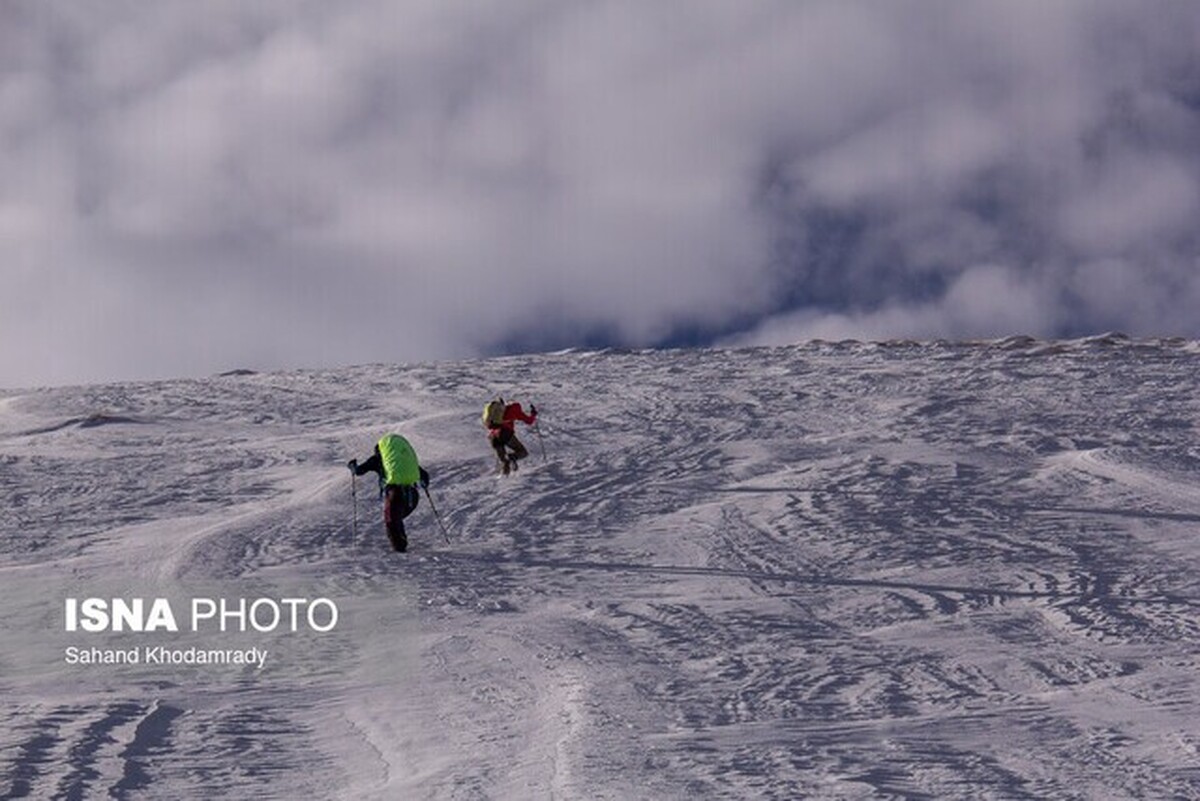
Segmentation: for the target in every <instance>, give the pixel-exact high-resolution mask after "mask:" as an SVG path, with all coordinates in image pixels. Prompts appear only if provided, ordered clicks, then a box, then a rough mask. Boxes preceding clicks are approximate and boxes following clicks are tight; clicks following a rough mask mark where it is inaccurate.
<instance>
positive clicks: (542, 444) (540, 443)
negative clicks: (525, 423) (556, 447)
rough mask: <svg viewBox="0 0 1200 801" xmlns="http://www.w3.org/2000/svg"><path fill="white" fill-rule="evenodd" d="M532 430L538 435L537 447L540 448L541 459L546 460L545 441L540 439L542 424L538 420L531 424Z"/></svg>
mask: <svg viewBox="0 0 1200 801" xmlns="http://www.w3.org/2000/svg"><path fill="white" fill-rule="evenodd" d="M533 431H534V433H536V434H537V435H538V447H539V448H541V449H542V461H543V462H544V461H546V443H545V442H544V441H543V440H542V426H541V423H540V422H539V423H534V424H533Z"/></svg>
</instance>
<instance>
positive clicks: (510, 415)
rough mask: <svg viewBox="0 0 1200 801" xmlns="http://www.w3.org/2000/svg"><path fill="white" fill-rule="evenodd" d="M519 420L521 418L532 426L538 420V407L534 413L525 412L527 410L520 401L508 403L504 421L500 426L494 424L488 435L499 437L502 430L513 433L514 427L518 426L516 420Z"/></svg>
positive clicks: (505, 408)
mask: <svg viewBox="0 0 1200 801" xmlns="http://www.w3.org/2000/svg"><path fill="white" fill-rule="evenodd" d="M518 420H520V421H521V422H522V423H524V424H525V425H527V426H531V425H533V424H534V423H536V422H537V411H536V407H535V410H534V413H533V414H525V410H524V409H522V408H521V404H519V403H510V404H508V405H507V406H505V407H504V422H502V423H501V424H500V425H498V426H492V427H491V428H489V429H488V436H489V437H493V438H495V437H498V436H500V432H502V431H506V432H508V433H509V434H512V433H513V429H514V428H516V422H517V421H518Z"/></svg>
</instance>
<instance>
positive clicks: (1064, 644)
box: [0, 337, 1200, 799]
mask: <svg viewBox="0 0 1200 801" xmlns="http://www.w3.org/2000/svg"><path fill="white" fill-rule="evenodd" d="M1198 374H1200V349H1198V348H1197V346H1196V345H1195V344H1194V343H1188V342H1182V341H1152V342H1151V341H1130V340H1126V339H1124V338H1121V337H1102V338H1096V339H1091V340H1082V341H1075V342H1064V343H1043V342H1035V341H1031V340H1025V339H1013V340H1005V341H1001V342H991V343H976V344H944V343H943V344H913V343H891V344H883V345H867V344H858V343H842V344H825V343H814V344H811V345H805V346H797V347H792V348H780V349H750V350H735V351H676V352H637V353H624V352H599V353H574V352H568V353H561V354H553V355H544V356H530V357H521V358H504V359H495V360H488V361H476V362H464V363H455V364H440V365H424V366H402V367H395V366H369V367H361V368H356V369H346V370H339V371H327V372H298V373H289V374H273V375H253V374H250V375H230V376H224V377H216V378H212V379H209V380H203V381H196V380H188V381H183V380H181V381H169V382H161V383H144V384H119V385H109V386H89V387H78V388H64V389H50V390H42V391H30V392H25V393H9V396H8V397H6V398H4V399H2V400H0V482H2V485H3V488H4V497H5V509H6V511H5V514H4V515H3V517H2V519H0V553H2V560H3V566H2V567H0V604H2V608H3V619H2V621H0V638H2V639H0V645H2V646H3V651H2V654H0V668H2V673H0V687H2V689H3V693H4V697H5V699H6V700H7V703H6V704H5V705H4V706H3V707H2V708H0V748H2V749H3V750H2V751H0V760H2V763H3V766H2V768H0V771H2V772H0V794H4V793H7V796H5V797H18V798H20V797H33V798H47V797H52V796H56V795H57V796H59V797H65V798H91V797H115V798H200V797H204V798H264V799H265V798H278V799H296V798H377V799H409V798H462V799H468V798H470V799H474V798H498V799H537V798H586V799H600V798H614V799H625V798H663V799H673V798H690V799H695V798H798V797H807V798H839V799H841V798H883V797H909V798H923V797H929V798H974V799H984V798H996V799H1014V798H1016V799H1020V798H1171V797H1176V798H1185V797H1191V798H1195V797H1200V768H1198V767H1197V766H1198V765H1200V723H1198V722H1197V721H1200V645H1198V643H1200V614H1198V612H1200V609H1198V606H1200V539H1198V537H1197V532H1198V530H1200V432H1198V430H1197V421H1198V420H1200V416H1198V411H1200V400H1198V398H1197V381H1196V376H1197V375H1198ZM497 391H499V392H502V393H503V394H505V396H506V397H510V398H519V399H521V400H525V401H529V400H532V401H534V402H535V403H536V404H537V405H538V407H539V409H540V410H541V412H542V418H543V423H542V433H543V434H544V437H545V438H544V446H545V451H546V456H547V457H548V459H546V460H545V461H543V459H542V455H541V451H540V449H539V441H538V439H537V437H536V436H535V435H534V434H533V432H531V431H526V432H525V433H523V434H522V436H523V438H524V440H525V442H526V443H527V444H528V445H529V447H530V450H531V452H532V457H531V458H530V460H529V462H528V463H527V464H526V466H525V468H524V469H522V470H521V471H520V472H519V473H518V474H517V475H516V476H514V477H511V478H509V479H499V478H497V477H495V476H493V475H491V474H490V468H491V462H490V459H491V456H490V452H489V451H488V448H487V446H486V443H485V441H484V439H483V437H482V430H481V429H480V427H479V424H478V415H479V410H480V408H481V407H482V404H483V403H484V402H485V401H486V400H487V398H488V397H489V396H490V395H491V394H492V393H494V392H497ZM393 430H394V431H398V432H400V433H402V434H404V435H405V436H407V437H408V438H409V439H410V440H411V441H412V443H413V444H414V446H415V447H416V449H417V451H418V453H419V454H420V455H421V457H422V460H423V461H424V463H425V464H426V466H427V467H428V468H429V470H430V472H431V473H432V474H433V486H432V491H433V499H434V501H435V502H436V504H437V507H438V511H440V512H441V514H442V517H443V519H444V521H445V523H446V526H447V528H448V530H449V537H450V542H449V544H447V543H446V542H445V541H444V540H443V538H442V535H441V533H440V531H439V529H438V526H437V523H436V520H435V519H434V517H433V516H432V514H431V512H430V509H429V504H428V502H427V501H424V500H423V501H422V504H421V507H420V508H419V509H418V510H417V511H416V513H415V514H414V515H413V517H411V518H410V520H409V533H410V541H411V543H412V548H411V551H410V552H409V553H408V554H404V555H401V554H394V553H392V552H391V551H390V550H389V548H388V546H387V542H386V539H385V537H384V536H383V533H382V530H381V525H380V521H379V509H378V502H377V500H376V497H375V491H374V487H373V486H371V482H369V481H364V480H363V479H359V481H358V483H357V493H358V503H357V507H358V534H357V537H355V531H354V506H353V504H352V495H351V483H350V478H349V475H348V472H347V470H346V468H345V462H346V460H347V459H349V458H351V457H358V458H360V459H361V458H364V457H365V456H367V455H368V454H369V453H370V451H371V447H372V445H373V443H374V441H375V440H376V438H378V437H379V436H380V435H382V434H383V433H386V432H388V431H393ZM160 596H170V597H172V598H195V597H201V596H203V597H209V596H220V597H226V598H236V597H245V598H251V599H254V598H258V597H272V598H281V597H292V596H302V597H306V598H309V599H312V598H315V597H327V598H330V599H332V600H333V601H335V602H336V603H337V604H338V605H339V608H340V609H341V612H342V616H341V620H340V621H339V623H338V625H337V627H336V629H335V630H334V631H332V632H330V633H328V634H324V635H322V634H318V633H316V632H313V631H311V630H301V631H299V632H296V633H291V632H282V633H281V632H279V631H276V632H272V633H270V634H259V633H257V632H253V631H251V632H248V633H246V634H244V635H232V634H226V635H219V636H217V635H210V636H208V638H207V639H206V640H205V644H206V645H217V646H222V647H225V646H230V645H231V644H236V645H238V646H241V645H245V646H246V647H251V646H254V647H262V648H265V649H268V650H269V652H270V657H269V659H268V660H267V663H266V666H265V667H264V668H263V669H261V670H259V669H257V668H256V667H254V666H235V665H219V666H207V667H196V666H191V667H189V666H161V665H147V664H142V665H138V666H132V665H125V666H120V665H70V664H67V662H66V658H65V655H64V654H65V650H64V649H65V648H67V647H70V646H71V645H73V644H80V645H86V646H90V645H93V644H97V643H102V644H104V645H105V646H106V647H108V646H110V645H111V646H113V647H116V646H120V647H122V648H126V647H132V646H133V645H142V644H155V645H158V644H168V645H172V644H177V645H187V644H189V643H193V644H194V641H193V640H191V639H189V638H188V635H187V633H186V632H184V633H181V634H178V635H172V634H168V633H162V632H157V633H140V634H139V633H129V632H123V633H113V634H110V635H89V634H83V633H80V632H75V633H69V632H65V631H64V599H65V598H68V597H105V598H114V597H120V598H133V597H145V598H154V597H160Z"/></svg>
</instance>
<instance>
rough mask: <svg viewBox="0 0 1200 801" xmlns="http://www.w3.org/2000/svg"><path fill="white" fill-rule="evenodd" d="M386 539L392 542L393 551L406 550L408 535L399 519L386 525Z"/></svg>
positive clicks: (402, 551)
mask: <svg viewBox="0 0 1200 801" xmlns="http://www.w3.org/2000/svg"><path fill="white" fill-rule="evenodd" d="M388 539H389V540H390V541H391V543H392V550H393V551H398V552H400V553H404V552H405V551H407V550H408V535H407V534H406V533H405V531H404V524H403V523H401V522H400V521H399V520H395V521H393V522H392V524H391V525H390V526H388Z"/></svg>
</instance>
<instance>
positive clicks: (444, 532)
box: [421, 486, 450, 545]
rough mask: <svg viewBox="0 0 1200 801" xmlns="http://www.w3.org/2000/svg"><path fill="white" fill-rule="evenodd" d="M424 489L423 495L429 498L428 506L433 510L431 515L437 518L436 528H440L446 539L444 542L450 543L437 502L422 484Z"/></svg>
mask: <svg viewBox="0 0 1200 801" xmlns="http://www.w3.org/2000/svg"><path fill="white" fill-rule="evenodd" d="M421 489H423V490H425V497H426V498H428V499H429V508H430V509H432V510H433V516H434V518H435V519H436V520H437V524H438V528H440V529H441V530H442V536H443V537H444V538H445V540H446V544H447V545H449V544H450V535H449V534H447V533H446V524H445V523H443V522H442V516H441V515H440V514H438V510H437V504H435V503H434V502H433V496H432V495H430V494H429V487H425V486H422V487H421Z"/></svg>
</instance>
